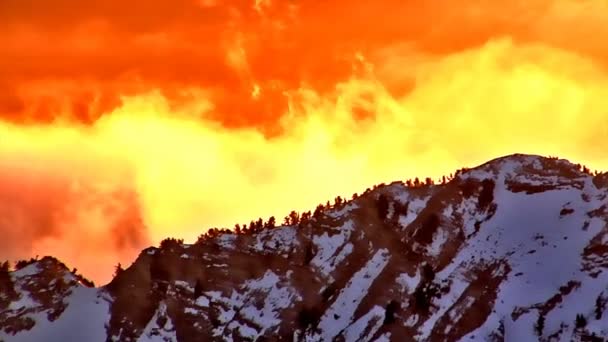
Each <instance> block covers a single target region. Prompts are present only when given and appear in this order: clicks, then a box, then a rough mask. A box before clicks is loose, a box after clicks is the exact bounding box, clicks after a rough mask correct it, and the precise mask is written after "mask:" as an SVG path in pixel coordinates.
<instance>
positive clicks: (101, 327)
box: [0, 275, 110, 342]
mask: <svg viewBox="0 0 608 342" xmlns="http://www.w3.org/2000/svg"><path fill="white" fill-rule="evenodd" d="M21 276H23V275H21ZM65 301H66V302H67V304H68V306H67V308H66V309H65V311H64V312H63V313H62V314H61V316H59V318H58V319H57V320H55V321H53V322H49V320H48V318H47V315H46V312H40V313H36V314H29V315H28V316H29V317H31V318H33V319H34V320H35V321H36V324H35V325H34V327H33V328H32V329H31V330H29V331H22V332H19V333H17V334H16V335H15V336H11V335H7V334H6V333H4V332H2V331H1V330H0V340H5V341H11V342H30V341H31V342H35V341H91V342H95V341H99V342H103V341H105V340H106V329H105V325H106V324H107V323H108V322H109V319H110V314H109V303H108V302H107V301H106V300H105V299H104V298H103V296H102V295H101V294H100V293H99V290H97V289H94V288H87V287H81V286H75V287H74V288H73V289H72V294H71V295H69V296H68V297H67V298H66V299H65Z"/></svg>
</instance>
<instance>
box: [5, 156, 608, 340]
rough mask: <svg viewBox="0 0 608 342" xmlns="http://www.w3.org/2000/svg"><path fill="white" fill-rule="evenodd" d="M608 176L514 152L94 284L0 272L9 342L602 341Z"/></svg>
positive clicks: (221, 237)
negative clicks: (439, 180)
mask: <svg viewBox="0 0 608 342" xmlns="http://www.w3.org/2000/svg"><path fill="white" fill-rule="evenodd" d="M607 267H608V174H607V173H595V174H592V173H590V172H589V171H588V170H587V169H586V168H584V167H582V166H581V165H575V164H573V163H571V162H569V161H567V160H563V159H558V158H555V157H541V156H536V155H523V154H515V155H510V156H506V157H502V158H498V159H495V160H492V161H489V162H487V163H485V164H483V165H480V166H478V167H475V168H470V169H462V170H459V171H458V172H456V174H455V175H453V176H451V177H448V178H447V179H445V178H444V179H443V180H442V181H441V182H438V183H437V184H434V182H432V181H430V180H425V181H418V180H415V181H414V182H412V181H406V182H394V183H391V184H381V185H377V186H374V187H373V188H372V189H367V190H366V191H365V192H364V193H362V194H360V195H353V197H352V199H349V200H344V199H342V198H339V197H338V198H336V199H335V201H334V203H327V204H326V205H320V206H319V207H317V208H316V210H315V211H314V212H313V213H311V212H306V213H296V212H293V213H291V214H290V215H289V216H288V217H286V218H285V222H284V224H283V225H277V224H275V220H274V218H272V220H269V221H268V222H265V223H263V222H261V221H260V222H252V224H251V225H250V226H249V227H242V228H241V227H239V229H238V234H237V232H235V231H229V230H211V231H210V232H208V233H206V234H204V235H202V236H201V237H200V238H199V240H198V241H197V242H196V243H194V244H185V243H183V241H181V240H178V239H173V238H168V239H166V240H164V241H163V242H162V243H161V244H160V246H159V247H150V248H147V249H145V250H143V251H142V252H141V253H140V255H139V256H138V258H137V259H136V260H135V261H134V262H133V263H132V264H131V265H130V266H129V267H128V268H126V269H122V268H119V269H117V273H116V276H115V277H114V279H113V280H112V281H111V282H110V283H109V284H107V285H105V286H102V287H94V286H93V285H92V284H91V283H90V282H88V281H87V280H86V279H85V278H84V277H82V276H80V275H78V274H76V273H75V272H73V271H71V270H70V269H69V268H68V267H67V266H66V265H64V264H63V263H62V262H61V261H59V260H57V259H55V258H53V257H51V256H47V257H43V258H41V259H32V260H30V261H27V262H21V263H19V264H18V265H17V267H15V268H9V267H8V266H7V265H6V264H5V265H4V266H3V267H2V269H0V341H6V342H9V341H11V342H12V341H91V342H94V341H100V342H102V341H141V342H148V341H167V342H169V341H376V342H382V341H516V342H520V341H524V342H525V341H605V340H606V339H607V338H608V312H606V304H607V303H608V272H606V270H608V269H607Z"/></svg>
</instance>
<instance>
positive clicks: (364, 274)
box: [319, 249, 390, 341]
mask: <svg viewBox="0 0 608 342" xmlns="http://www.w3.org/2000/svg"><path fill="white" fill-rule="evenodd" d="M389 259H390V254H389V252H388V250H387V249H381V250H378V251H377V252H376V253H375V254H374V256H373V257H372V258H371V259H370V260H369V261H368V262H367V264H366V265H365V266H364V267H363V268H362V269H361V270H359V271H358V272H357V273H355V274H354V275H353V277H352V278H351V280H350V281H349V282H348V284H347V285H346V286H345V287H344V288H343V289H342V291H340V294H339V295H338V297H337V298H336V300H335V301H334V302H333V303H332V305H331V306H330V307H329V308H328V309H327V310H326V311H325V314H324V315H323V316H322V317H321V322H320V323H319V330H320V336H321V339H322V340H325V341H331V340H332V339H333V338H334V337H335V336H336V335H337V334H338V333H339V332H340V331H341V330H342V329H344V328H346V327H347V326H348V325H349V324H350V323H351V321H352V316H353V314H354V313H355V310H356V309H357V307H358V306H359V304H360V303H361V301H362V300H363V298H365V296H366V295H367V291H368V290H369V287H370V286H371V285H372V283H373V282H374V280H376V278H377V277H378V275H380V273H381V272H382V270H383V269H384V267H385V266H386V264H387V263H388V261H389Z"/></svg>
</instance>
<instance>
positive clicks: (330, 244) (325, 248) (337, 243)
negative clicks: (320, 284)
mask: <svg viewBox="0 0 608 342" xmlns="http://www.w3.org/2000/svg"><path fill="white" fill-rule="evenodd" d="M353 230H354V223H353V221H351V220H349V221H347V222H345V223H344V224H343V225H342V227H341V228H340V229H339V230H338V231H332V232H331V235H330V233H328V232H324V233H323V234H322V235H320V236H314V237H313V243H314V244H315V246H316V247H317V253H316V255H315V256H314V258H313V259H312V260H311V261H310V264H311V265H312V266H314V267H315V268H316V269H317V270H318V271H319V272H320V273H321V274H322V275H324V276H325V277H329V279H330V281H331V279H332V278H331V273H332V272H333V271H334V270H335V269H336V267H338V266H339V265H340V263H342V261H344V260H345V259H346V257H347V256H348V255H350V253H352V251H353V245H352V244H351V243H347V241H348V239H349V238H350V236H351V233H352V231H353Z"/></svg>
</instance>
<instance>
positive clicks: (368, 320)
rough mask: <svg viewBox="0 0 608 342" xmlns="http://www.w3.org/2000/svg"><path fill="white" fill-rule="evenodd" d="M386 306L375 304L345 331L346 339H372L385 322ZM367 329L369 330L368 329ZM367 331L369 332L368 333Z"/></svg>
mask: <svg viewBox="0 0 608 342" xmlns="http://www.w3.org/2000/svg"><path fill="white" fill-rule="evenodd" d="M384 312H385V310H384V308H382V307H380V306H377V305H376V306H374V307H373V308H372V309H371V310H369V311H368V312H367V313H366V314H365V315H363V316H361V318H359V319H358V320H357V321H355V322H354V323H353V324H351V325H350V326H349V327H348V328H346V331H345V332H344V337H345V340H346V341H365V342H367V341H370V340H371V339H372V337H373V336H374V335H375V334H376V332H377V331H378V329H380V327H382V323H383V322H384ZM366 330H367V331H366ZM366 332H367V333H366Z"/></svg>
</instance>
